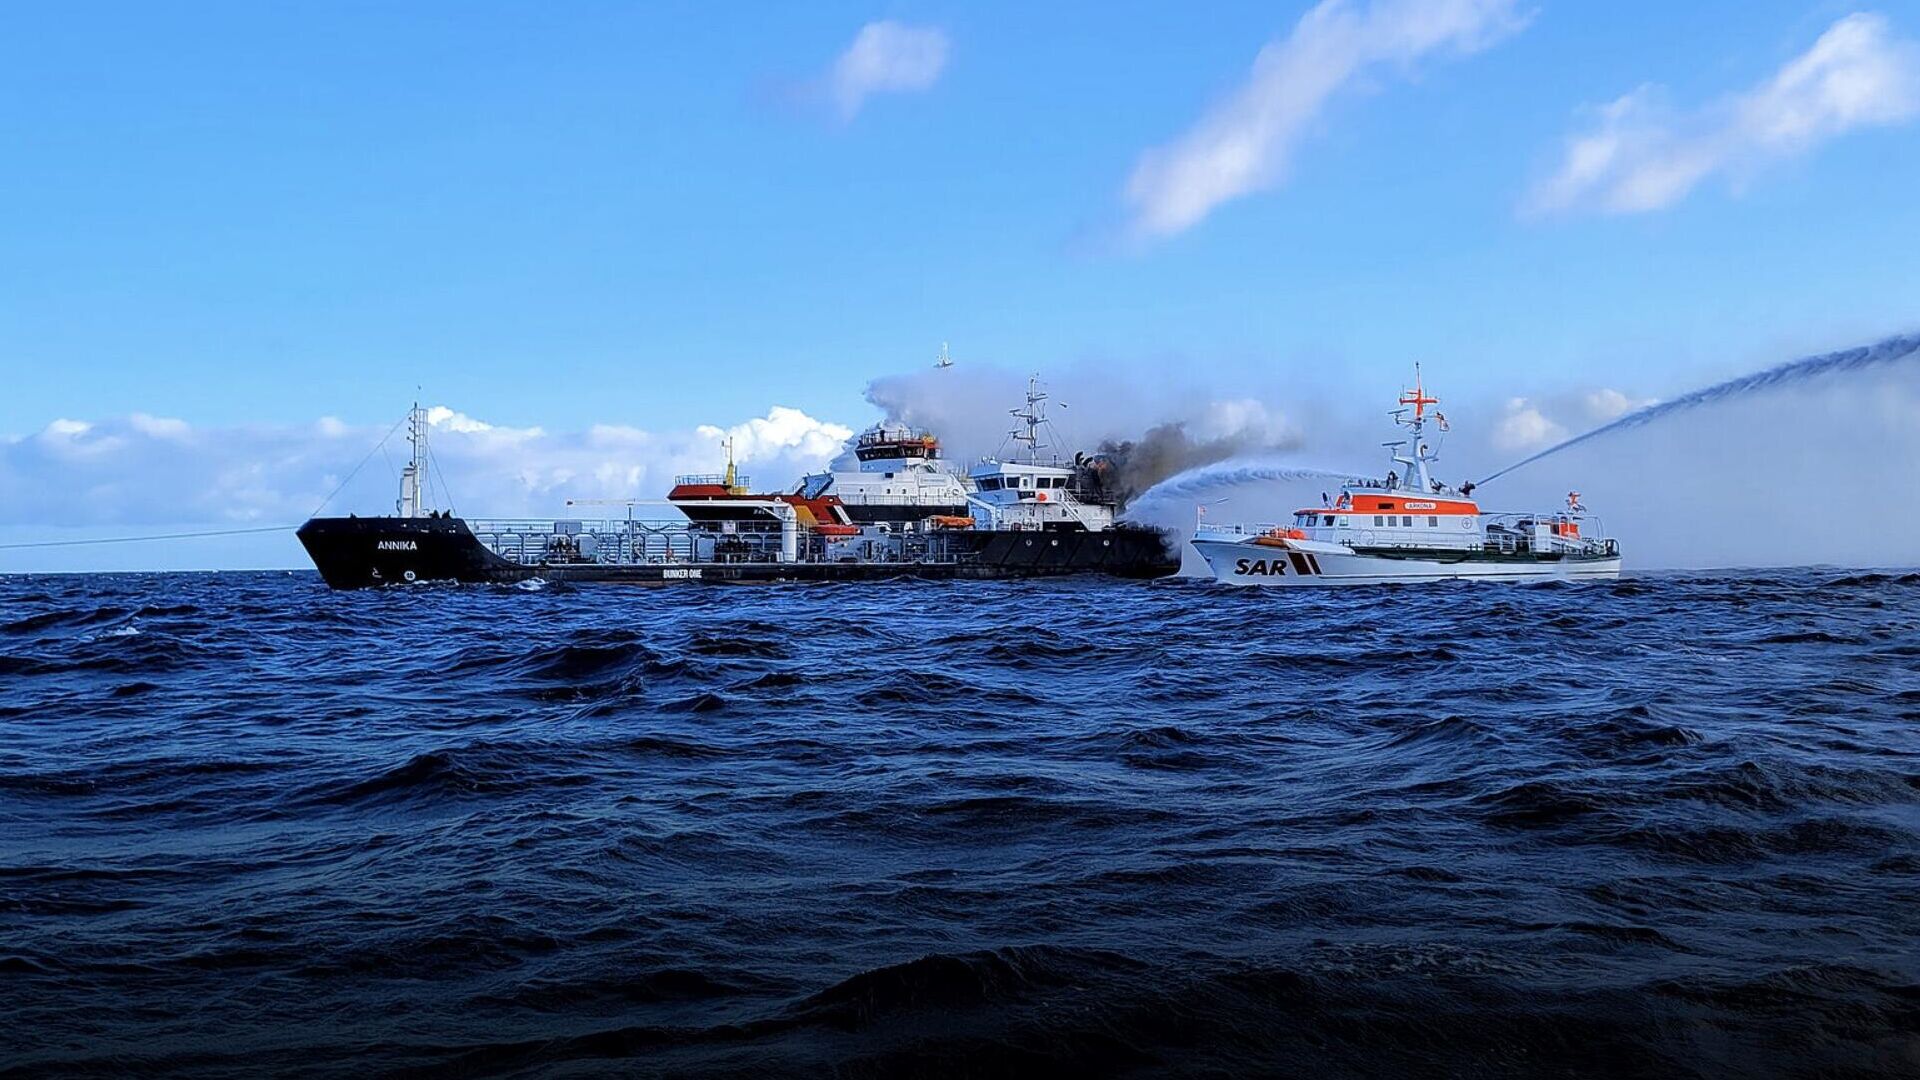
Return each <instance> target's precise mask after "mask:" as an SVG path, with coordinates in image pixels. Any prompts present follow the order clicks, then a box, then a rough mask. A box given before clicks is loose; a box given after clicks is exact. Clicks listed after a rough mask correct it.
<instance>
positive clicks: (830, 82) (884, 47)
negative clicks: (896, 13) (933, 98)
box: [826, 21, 948, 120]
mask: <svg viewBox="0 0 1920 1080" xmlns="http://www.w3.org/2000/svg"><path fill="white" fill-rule="evenodd" d="M947 50H948V42H947V35H946V32H945V31H943V30H941V29H940V28H938V27H933V26H908V25H906V24H904V23H897V22H892V21H881V22H870V23H868V24H867V25H865V26H863V27H861V28H860V32H859V33H858V34H855V35H854V38H853V44H851V45H849V46H847V50H846V51H845V52H843V53H841V54H840V56H839V58H838V59H836V60H835V61H834V62H833V70H832V71H831V72H829V73H828V75H827V80H826V81H827V92H828V94H829V95H830V96H831V97H832V98H833V103H834V107H835V108H837V109H838V110H839V112H840V118H841V119H842V120H851V119H853V118H854V116H855V115H856V114H858V113H859V112H860V109H861V107H862V106H864V105H865V104H866V103H867V99H868V98H869V97H872V96H873V95H875V94H885V93H896V94H899V93H912V92H917V91H921V90H926V89H928V88H930V87H931V86H933V84H934V83H936V82H938V81H939V80H940V74H941V72H943V71H945V70H946V66H947Z"/></svg>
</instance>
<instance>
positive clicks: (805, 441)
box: [698, 405, 853, 462]
mask: <svg viewBox="0 0 1920 1080" xmlns="http://www.w3.org/2000/svg"><path fill="white" fill-rule="evenodd" d="M698 430H699V433H700V434H701V435H704V436H706V437H707V438H709V439H712V440H714V441H715V442H716V443H717V442H719V441H720V440H723V439H732V440H733V456H734V460H735V461H740V462H745V461H752V460H754V459H766V458H772V457H777V456H779V455H781V454H786V453H792V454H797V455H799V456H801V457H806V458H821V459H823V460H824V459H828V458H831V457H833V456H834V454H836V453H838V452H839V450H840V448H841V447H842V446H844V445H845V444H846V441H847V440H848V439H851V438H852V437H853V429H852V428H850V427H844V426H842V425H840V424H830V423H825V422H822V421H819V420H815V419H814V418H813V417H811V416H808V415H807V414H806V413H803V412H801V411H800V410H799V409H790V408H788V407H786V406H785V405H775V406H774V407H773V408H771V409H769V410H768V411H767V415H765V416H756V417H754V418H753V419H751V420H748V421H747V422H746V423H744V424H736V425H734V426H733V427H731V428H718V427H714V426H712V425H710V424H703V425H701V426H700V428H699V429H698Z"/></svg>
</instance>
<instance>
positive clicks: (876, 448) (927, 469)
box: [795, 423, 968, 525]
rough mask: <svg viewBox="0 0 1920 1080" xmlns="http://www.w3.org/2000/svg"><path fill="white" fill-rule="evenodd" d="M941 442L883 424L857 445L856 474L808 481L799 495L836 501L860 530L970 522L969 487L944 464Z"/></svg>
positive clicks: (844, 471) (822, 476) (816, 476)
mask: <svg viewBox="0 0 1920 1080" xmlns="http://www.w3.org/2000/svg"><path fill="white" fill-rule="evenodd" d="M940 453H941V451H940V440H939V439H938V438H936V437H934V435H933V434H932V433H930V432H926V431H921V430H917V429H915V428H912V427H908V426H907V425H904V424H897V423H881V424H876V425H874V426H873V427H872V428H870V429H868V430H867V431H864V432H862V433H861V434H860V437H859V438H858V439H856V440H855V441H854V446H853V456H854V459H855V460H856V461H857V462H858V463H859V467H858V468H856V469H851V470H847V469H840V470H833V471H829V472H820V473H813V474H810V475H808V476H806V477H803V478H802V479H801V481H800V486H799V487H798V488H797V489H795V494H797V495H799V496H801V497H802V498H804V499H826V498H831V499H833V500H835V501H836V503H837V504H838V505H839V506H840V508H841V509H842V511H843V512H844V515H845V517H846V519H847V520H848V521H850V522H853V523H855V524H860V525H867V524H877V523H881V522H886V523H890V524H896V525H903V524H906V523H908V522H920V521H925V520H927V519H928V518H935V517H939V518H963V517H966V516H967V513H968V508H967V486H966V483H965V482H964V481H962V480H961V479H960V477H958V476H956V475H955V474H954V473H953V471H952V470H951V469H949V468H947V466H946V463H945V462H943V461H942V460H941V459H940Z"/></svg>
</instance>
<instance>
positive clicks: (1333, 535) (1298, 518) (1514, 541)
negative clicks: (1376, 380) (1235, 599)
mask: <svg viewBox="0 0 1920 1080" xmlns="http://www.w3.org/2000/svg"><path fill="white" fill-rule="evenodd" d="M1437 404H1439V399H1438V398H1435V397H1430V396H1428V394H1427V392H1426V389H1425V387H1424V385H1423V384H1422V383H1421V380H1420V376H1419V368H1418V367H1416V368H1415V369H1414V388H1413V389H1412V390H1411V391H1407V392H1404V393H1402V394H1401V395H1400V401H1399V405H1400V407H1399V408H1398V409H1395V410H1393V411H1392V412H1391V413H1390V414H1389V415H1391V416H1392V417H1393V420H1394V423H1396V424H1398V425H1400V426H1401V427H1403V428H1406V429H1407V433H1408V436H1409V437H1408V438H1406V439H1402V440H1399V441H1397V442H1391V443H1387V444H1386V445H1387V448H1388V450H1389V453H1390V456H1391V458H1392V461H1393V466H1392V468H1391V469H1390V470H1389V471H1388V473H1387V475H1386V477H1385V478H1384V479H1360V480H1350V481H1348V482H1346V483H1344V484H1342V485H1341V487H1340V494H1339V496H1338V497H1337V498H1331V499H1329V498H1328V497H1326V496H1324V495H1323V496H1322V497H1321V498H1322V502H1323V503H1325V504H1326V505H1323V506H1318V507H1306V508H1303V509H1301V510H1297V511H1295V512H1294V516H1293V521H1292V522H1291V523H1283V524H1279V525H1221V526H1206V525H1202V526H1201V527H1200V528H1199V529H1197V530H1195V533H1194V536H1193V540H1192V541H1191V542H1192V544H1193V547H1194V549H1195V550H1196V551H1198V552H1199V553H1200V557H1201V558H1203V559H1205V560H1206V562H1207V566H1208V567H1209V568H1210V569H1211V570H1212V571H1213V575H1214V577H1215V578H1216V579H1218V580H1220V581H1225V582H1230V583H1232V584H1235V585H1361V584H1392V583H1411V582H1419V581H1443V580H1451V579H1459V578H1471V579H1475V580H1489V581H1547V580H1587V579H1593V578H1616V577H1619V576H1620V546H1619V544H1618V543H1617V542H1615V541H1614V540H1612V539H1610V538H1607V537H1604V536H1602V535H1599V528H1598V522H1594V521H1591V520H1590V519H1589V517H1588V515H1587V508H1586V507H1585V506H1584V505H1582V503H1581V501H1580V494H1579V493H1578V492H1568V493H1567V500H1566V505H1565V506H1563V507H1562V508H1560V509H1558V510H1555V511H1552V512H1547V513H1489V512H1486V511H1483V510H1481V508H1480V504H1479V503H1478V502H1477V501H1475V500H1474V498H1473V484H1471V483H1467V484H1462V485H1460V486H1459V487H1458V488H1455V487H1451V486H1449V485H1447V484H1444V483H1442V482H1440V481H1439V480H1436V479H1434V478H1433V475H1432V472H1431V469H1430V466H1431V465H1432V463H1433V462H1435V461H1437V460H1439V458H1438V455H1437V454H1435V453H1434V452H1433V449H1432V447H1431V446H1430V445H1429V444H1428V442H1427V438H1426V428H1427V425H1428V423H1429V422H1431V423H1433V424H1434V426H1436V427H1437V428H1438V429H1439V430H1440V431H1442V432H1445V431H1446V430H1447V421H1446V417H1445V416H1444V415H1442V414H1441V413H1439V412H1437V411H1436V412H1433V413H1432V415H1431V416H1429V415H1428V413H1429V410H1428V406H1431V405H1437ZM1403 470H1404V471H1403Z"/></svg>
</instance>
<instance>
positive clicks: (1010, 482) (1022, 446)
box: [967, 376, 1114, 532]
mask: <svg viewBox="0 0 1920 1080" xmlns="http://www.w3.org/2000/svg"><path fill="white" fill-rule="evenodd" d="M1046 402H1047V395H1046V394H1045V393H1043V392H1042V391H1041V390H1040V381H1039V378H1038V377H1037V376H1036V377H1033V378H1030V379H1028V380H1027V401H1026V405H1025V406H1024V407H1022V408H1017V409H1012V410H1009V411H1010V412H1011V413H1012V414H1013V418H1014V421H1015V426H1014V428H1013V430H1011V431H1009V432H1008V433H1007V441H1008V442H1011V443H1013V444H1014V445H1015V450H1014V452H1013V459H1012V460H1006V461H1003V460H1000V459H999V458H997V457H990V458H985V459H983V460H981V462H980V463H979V464H977V465H975V466H974V467H973V468H971V469H969V470H967V479H969V480H971V481H972V482H973V486H974V491H973V495H972V502H973V518H974V523H975V526H976V527H977V528H982V529H1011V530H1016V531H1033V530H1042V531H1046V530H1051V531H1056V532H1059V531H1067V532H1073V531H1081V532H1099V531H1101V530H1104V529H1110V528H1112V527H1113V525H1114V507H1113V505H1112V504H1111V503H1108V502H1104V501H1097V500H1095V499H1092V498H1088V497H1087V496H1086V493H1084V492H1082V491H1080V490H1079V489H1078V487H1077V484H1076V481H1077V480H1078V478H1079V470H1077V469H1075V468H1074V467H1073V466H1072V465H1069V464H1067V463H1064V462H1062V461H1060V460H1058V459H1057V458H1053V457H1050V456H1048V454H1049V452H1050V451H1051V444H1049V443H1048V442H1047V437H1048V434H1049V433H1050V432H1051V431H1052V424H1051V422H1050V421H1048V419H1047V415H1046ZM1003 449H1004V444H1003ZM1022 457H1024V458H1025V460H1024V461H1023V460H1020V458H1022Z"/></svg>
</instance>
